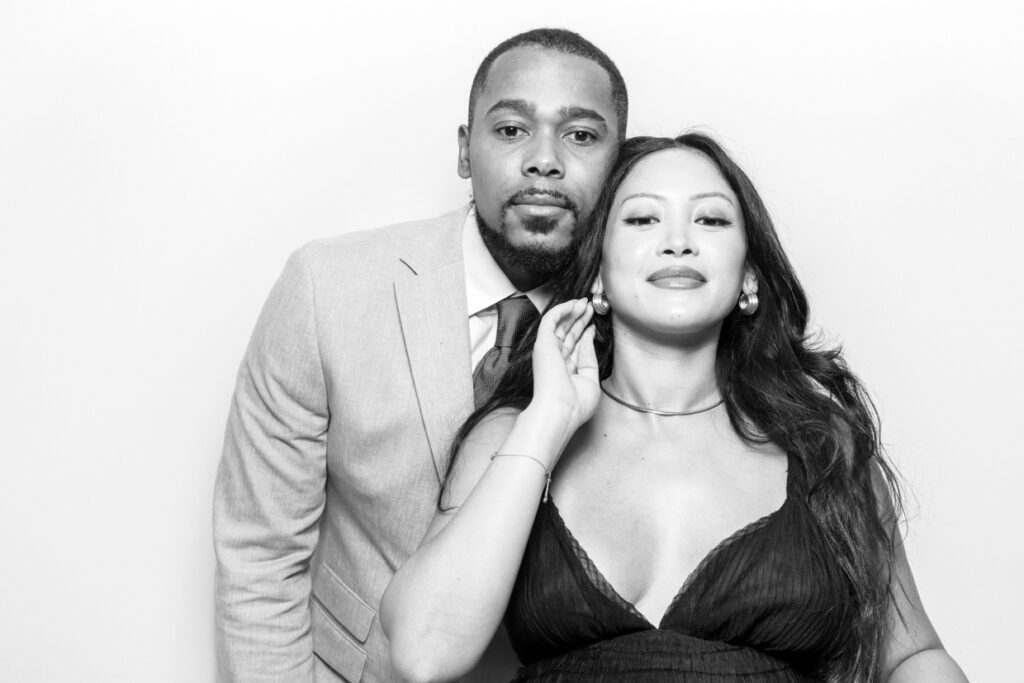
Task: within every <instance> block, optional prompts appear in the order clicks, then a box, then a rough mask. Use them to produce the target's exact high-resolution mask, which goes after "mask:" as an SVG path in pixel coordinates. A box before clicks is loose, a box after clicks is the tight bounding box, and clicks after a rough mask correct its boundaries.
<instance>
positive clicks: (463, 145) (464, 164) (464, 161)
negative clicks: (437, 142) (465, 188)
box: [459, 124, 473, 178]
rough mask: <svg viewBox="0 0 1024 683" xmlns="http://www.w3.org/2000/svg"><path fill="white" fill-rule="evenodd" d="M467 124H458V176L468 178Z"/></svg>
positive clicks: (470, 174) (469, 174)
mask: <svg viewBox="0 0 1024 683" xmlns="http://www.w3.org/2000/svg"><path fill="white" fill-rule="evenodd" d="M472 175H473V174H472V173H470V169H469V126H467V125H465V124H463V125H461V126H459V177H460V178H469V177H470V176H472Z"/></svg>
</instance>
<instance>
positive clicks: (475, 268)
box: [462, 208, 551, 368]
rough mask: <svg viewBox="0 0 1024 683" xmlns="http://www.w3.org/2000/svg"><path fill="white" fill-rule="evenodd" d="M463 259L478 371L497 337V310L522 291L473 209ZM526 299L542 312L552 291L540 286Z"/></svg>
mask: <svg viewBox="0 0 1024 683" xmlns="http://www.w3.org/2000/svg"><path fill="white" fill-rule="evenodd" d="M462 256H463V259H464V264H465V270H466V304H467V308H468V309H469V310H468V311H467V312H466V313H467V315H468V316H469V348H470V355H471V357H472V359H473V367H474V368H475V367H476V366H477V364H478V363H479V362H480V359H481V358H483V357H484V354H485V353H487V351H488V350H490V349H491V347H493V346H494V338H495V336H496V335H497V329H496V328H497V326H498V307H497V304H498V302H499V301H501V300H502V299H506V298H508V297H510V296H515V295H517V294H524V292H520V291H519V290H518V289H516V288H515V286H514V285H513V284H512V283H511V282H509V279H508V277H507V276H506V275H505V273H504V271H502V269H501V267H500V266H499V265H498V263H497V262H496V261H495V260H494V257H493V256H491V252H490V251H489V250H488V249H487V245H486V244H484V241H483V238H482V237H480V231H479V228H478V227H477V224H476V211H475V210H474V209H473V208H470V210H469V213H468V214H467V215H466V222H465V223H464V224H463V228H462ZM525 294H526V296H527V297H528V298H529V299H530V301H532V302H533V305H534V306H536V307H537V310H538V311H543V310H544V307H545V306H547V305H548V301H549V300H550V299H551V292H550V289H549V288H548V287H547V286H545V285H541V286H540V287H537V288H535V289H531V290H530V291H529V292H525Z"/></svg>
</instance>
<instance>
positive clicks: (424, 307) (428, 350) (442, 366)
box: [395, 210, 473, 479]
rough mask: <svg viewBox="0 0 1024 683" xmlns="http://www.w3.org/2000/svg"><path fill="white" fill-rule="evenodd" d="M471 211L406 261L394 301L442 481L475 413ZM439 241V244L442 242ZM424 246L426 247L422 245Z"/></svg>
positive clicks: (446, 219) (457, 217)
mask: <svg viewBox="0 0 1024 683" xmlns="http://www.w3.org/2000/svg"><path fill="white" fill-rule="evenodd" d="M465 216H466V211H465V210H461V211H459V212H455V213H454V214H449V215H447V216H445V217H443V218H442V219H441V220H442V221H444V222H446V223H448V225H445V226H444V228H443V229H444V234H443V236H438V235H437V234H436V233H435V234H434V237H435V240H434V241H432V242H431V244H430V246H429V247H427V248H425V249H419V250H416V251H415V253H409V254H407V255H405V256H403V257H402V258H401V260H402V262H403V263H404V264H405V266H408V268H405V267H404V266H403V270H404V271H405V272H404V273H401V274H400V275H399V277H397V278H396V279H395V298H396V300H397V303H398V314H399V318H400V320H401V323H402V334H403V337H404V340H405V348H406V353H407V354H408V356H409V367H410V368H411V370H412V378H413V384H414V386H415V389H416V398H417V401H418V402H419V407H420V416H421V418H422V420H423V428H424V430H425V431H426V433H427V439H428V441H429V443H430V451H431V456H432V457H433V459H434V466H435V468H436V469H437V474H438V477H439V479H442V478H443V477H444V473H445V472H446V471H447V468H448V457H447V455H448V447H449V445H450V443H451V437H452V436H453V434H454V432H455V430H456V429H457V428H458V427H459V425H461V424H462V422H463V421H464V420H465V419H466V418H467V417H468V416H469V414H470V413H471V412H472V410H473V380H472V367H471V361H470V349H469V325H468V322H467V312H466V306H467V304H466V276H465V272H464V269H463V264H462V221H463V220H464V219H465ZM438 237H440V238H438ZM421 246H422V245H421Z"/></svg>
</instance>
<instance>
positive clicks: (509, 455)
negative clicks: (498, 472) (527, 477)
mask: <svg viewBox="0 0 1024 683" xmlns="http://www.w3.org/2000/svg"><path fill="white" fill-rule="evenodd" d="M495 458H529V459H530V460H532V461H534V462H535V463H537V464H538V465H540V466H541V467H542V468H543V469H544V477H545V481H544V496H543V497H542V498H541V499H540V502H542V503H546V502H548V489H550V488H551V470H549V469H548V467H547V465H545V464H544V463H542V462H541V461H540V460H539V459H537V458H535V457H533V456H532V455H527V454H526V453H498V452H495V453H494V454H493V455H491V460H494V459H495Z"/></svg>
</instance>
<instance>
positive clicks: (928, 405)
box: [0, 0, 1024, 682]
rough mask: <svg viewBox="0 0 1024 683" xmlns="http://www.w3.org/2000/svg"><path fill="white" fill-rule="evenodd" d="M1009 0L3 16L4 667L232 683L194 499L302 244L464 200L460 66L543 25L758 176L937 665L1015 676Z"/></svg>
mask: <svg viewBox="0 0 1024 683" xmlns="http://www.w3.org/2000/svg"><path fill="white" fill-rule="evenodd" d="M1014 4H1015V3H1013V2H994V1H989V2H985V1H979V0H975V1H974V2H970V3H967V2H961V3H956V4H948V5H943V4H941V3H936V2H903V3H897V2H888V3H881V2H865V1H863V0H861V1H860V2H856V3H852V2H851V3H839V2H830V1H821V0H819V1H807V2H797V1H794V0H791V1H788V2H775V3H771V2H756V1H750V2H716V3H712V2H682V1H674V0H665V1H664V2H658V3H654V2H645V1H643V0H631V1H630V2H625V3H614V4H613V5H611V6H609V7H608V8H607V9H605V8H602V7H600V6H599V4H598V3H595V2H559V3H555V2H535V1H532V0H520V1H518V2H516V3H513V4H510V5H506V4H504V3H500V4H499V3H472V4H470V3H466V4H465V8H462V7H458V6H456V5H455V4H454V3H436V2H435V3H430V4H429V7H428V3H422V4H421V3H417V4H415V5H413V4H412V3H410V5H409V6H408V7H403V6H401V5H398V4H396V3H392V2H375V3H348V4H345V3H341V2H328V1H326V0H323V1H319V2H293V3H283V2H280V3H276V2H267V1H264V0H259V1H249V2H242V1H241V0H234V1H211V0H201V1H200V0H184V1H182V0H178V1H177V2H156V1H139V0H134V1H132V0H123V1H121V2H117V1H115V0H94V1H93V2H90V3H71V2H54V1H52V0H35V1H29V0H23V1H22V0H13V1H12V0H6V1H5V2H4V3H3V4H2V5H0V321H2V322H0V324H2V328H0V329H2V333H0V371H2V372H0V382H2V386H3V389H2V392H0V425H2V433H0V456H2V469H0V532H2V533H0V540H2V548H3V551H2V559H0V679H2V680H4V681H54V680H77V681H90V682H91V681H97V682H98V681H103V682H122V681H123V682H129V681H131V682H136V681H153V682H165V681H167V682H186V681H187V682H191V681H210V680H212V679H213V645H212V625H211V622H212V601H211V592H212V572H213V559H212V549H211V542H210V531H209V527H210V522H209V518H210V506H211V495H212V487H213V477H214V472H215V468H216V465H217V460H218V457H219V450H220V441H221V436H222V431H223V424H224V421H225V418H226V415H227V408H228V402H229V398H230V394H231V390H232V386H233V382H234V374H235V370H236V368H237V365H238V362H239V360H240V359H241V355H242V352H243V349H244V346H245V344H246V341H247V338H248V335H249V333H250V331H251V329H252V325H253V324H254V322H255V318H256V315H257V313H258V310H259V308H260V306H261V304H262V302H263V299H264V297H265V296H266V294H267V292H268V290H269V288H270V286H271V284H272V282H273V280H274V279H275V277H276V276H277V274H278V272H279V270H280V268H281V267H282V265H283V263H284V260H285V258H286V257H287V255H288V253H289V252H290V251H291V250H292V249H294V248H295V247H297V246H298V245H300V244H302V243H303V242H305V241H307V240H309V239H312V238H315V237H321V236H327V235H331V234H336V233H339V232H344V231H349V230H355V229H361V228H369V227H374V226H378V225H383V224H386V223H390V222H394V221H398V220H403V219H411V218H418V217H426V216H431V215H436V214H439V213H441V212H443V211H446V210H448V209H450V208H452V207H454V206H457V205H459V204H461V203H463V202H464V201H465V200H466V198H467V196H468V192H469V185H468V183H467V182H465V181H462V180H460V179H459V178H458V177H457V176H456V173H455V164H456V144H455V132H456V126H457V125H458V124H459V123H462V122H464V120H465V107H466V99H467V96H468V90H469V84H470V81H471V79H472V76H473V73H474V71H475V69H476V66H477V64H478V63H479V61H480V60H481V59H482V58H483V56H484V55H485V54H486V53H487V51H488V50H489V49H490V48H491V47H493V46H494V45H495V44H497V43H498V42H500V41H501V40H502V39H504V38H506V37H508V36H510V35H512V34H513V33H516V32H518V31H521V30H525V29H528V28H533V27H536V26H543V25H553V26H565V27H568V28H572V29H574V30H577V31H579V32H581V33H582V34H583V35H585V36H586V37H588V38H590V39H591V40H593V41H594V42H595V43H597V44H598V45H599V46H601V47H602V48H603V49H605V50H606V51H607V52H608V53H609V54H610V55H611V56H612V58H613V59H615V60H616V62H617V63H618V64H619V66H620V68H621V70H622V72H623V74H624V75H625V77H626V80H627V82H628V84H629V87H630V94H631V100H632V106H631V122H630V130H629V132H630V133H631V134H674V133H677V132H680V131H681V130H683V129H684V128H686V127H688V126H693V125H700V126H703V127H704V128H705V129H706V130H709V131H711V132H713V133H716V134H717V135H718V136H720V137H721V138H722V139H723V140H724V141H725V142H726V143H727V144H728V145H729V146H730V147H731V149H732V150H733V151H734V152H735V153H736V154H737V155H738V157H739V158H740V159H741V161H742V162H743V163H744V165H745V166H746V168H747V169H748V170H749V171H750V172H751V174H752V175H753V176H754V178H755V181H757V182H758V184H759V186H760V188H761V190H762V192H763V194H764V196H765V197H766V199H767V201H768V203H769V206H770V207H771V208H772V209H773V211H774V213H775V217H776V219H777V223H778V225H779V227H780V231H781V233H782V235H783V240H784V243H785V245H786V247H787V248H788V250H789V253H790V255H791V256H792V258H793V260H794V262H795V264H796V266H797V269H798V271H799V273H800V275H801V276H802V278H803V281H804V285H805V286H806V288H807V290H808V293H809V295H810V298H811V302H812V306H813V311H814V314H815V320H816V321H817V323H818V324H819V325H820V326H821V327H822V328H823V329H824V330H825V332H826V334H827V335H828V337H829V338H830V339H833V340H837V341H841V342H843V343H844V345H845V347H846V349H847V352H848V356H849V359H850V361H851V363H852V364H853V366H854V367H855V369H857V370H858V371H859V372H860V374H861V375H862V377H863V378H864V379H865V381H866V382H867V383H868V385H869V386H870V387H871V388H872V391H873V393H874V395H875V396H876V398H877V400H878V405H879V408H880V410H881V413H882V417H883V428H884V431H883V436H884V438H885V441H886V443H887V444H888V446H889V448H890V451H891V453H892V455H893V457H894V458H895V460H896V461H897V463H898V465H899V466H900V467H901V469H902V470H903V472H904V474H905V475H906V477H907V479H908V480H909V482H910V483H911V486H912V492H913V494H914V496H915V501H912V503H911V512H912V515H911V520H910V537H909V540H908V548H909V552H910V557H911V561H912V564H913V566H914V569H915V571H916V575H917V578H918V582H919V585H920V588H921V592H922V594H923V596H924V598H925V601H926V605H927V607H928V609H929V612H930V614H931V616H932V619H933V621H934V622H935V624H936V625H937V627H938V629H939V631H940V633H941V634H942V636H943V638H944V640H945V643H946V645H947V647H948V649H949V650H950V651H951V652H952V653H953V654H954V656H956V657H957V658H958V659H959V661H960V663H961V664H962V665H963V667H964V669H965V670H966V671H967V672H968V674H969V675H970V676H971V677H972V678H973V680H976V681H984V680H1007V676H1008V675H1009V673H1010V672H1011V671H1013V670H1014V666H1015V662H1016V661H1017V652H1016V648H1018V647H1019V642H1018V641H1019V636H1020V628H1019V619H1020V616H1021V614H1022V612H1024V600H1022V594H1021V587H1020V586H1021V580H1020V578H1019V572H1020V568H1021V565H1022V559H1024V553H1022V550H1021V542H1020V540H1019V539H1020V526H1021V522H1022V521H1024V514H1022V512H1021V505H1020V490H1021V486H1020V482H1021V476H1022V474H1024V467H1022V465H1021V460H1022V456H1024V449H1022V448H1021V446H1020V440H1019V437H1018V435H1017V433H1016V432H1017V431H1019V428H1020V426H1021V424H1022V421H1021V420H1020V418H1019V413H1020V412H1021V409H1022V407H1024V405H1022V403H1024V402H1022V400H1021V398H1020V388H1021V386H1022V384H1024V368H1022V361H1021V352H1022V347H1024V345H1022V344H1021V341H1020V334H1021V332H1022V318H1024V316H1022V314H1021V309H1022V300H1024V299H1022V297H1024V290H1022V287H1024V280H1022V278H1021V277H1020V275H1019V274H1018V273H1019V263H1020V259H1021V255H1022V253H1024V250H1022V247H1024V239H1022V234H1024V226H1022V224H1021V217H1020V208H1019V206H1020V205H1019V201H1020V199H1019V198H1020V196H1021V191H1022V190H1021V187H1022V185H1024V143H1022V138H1021V126H1022V123H1024V94H1022V89H1021V88H1022V86H1021V81H1022V79H1024V76H1022V74H1024V58H1022V53H1024V49H1022V48H1021V47H1020V46H1019V45H1020V39H1019V36H1018V33H1019V32H1020V29H1021V28H1022V26H1024V22H1022V15H1021V10H1019V9H1016V8H1014Z"/></svg>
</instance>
